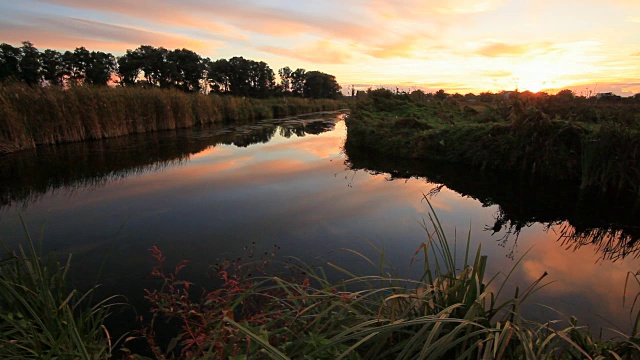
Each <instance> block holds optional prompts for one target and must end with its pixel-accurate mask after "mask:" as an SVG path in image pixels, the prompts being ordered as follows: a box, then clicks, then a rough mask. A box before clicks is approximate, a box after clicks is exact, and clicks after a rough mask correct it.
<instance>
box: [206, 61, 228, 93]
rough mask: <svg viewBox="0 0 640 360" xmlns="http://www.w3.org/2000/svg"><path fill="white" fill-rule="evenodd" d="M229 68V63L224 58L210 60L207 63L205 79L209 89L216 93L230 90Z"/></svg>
mask: <svg viewBox="0 0 640 360" xmlns="http://www.w3.org/2000/svg"><path fill="white" fill-rule="evenodd" d="M230 68H231V65H230V64H229V61H227V60H226V59H219V60H216V61H210V62H209V63H208V64H207V80H208V82H209V87H210V88H211V91H213V92H216V93H228V92H230V91H231V79H230V77H229V76H230V71H231V70H230Z"/></svg>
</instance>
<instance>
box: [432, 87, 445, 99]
mask: <svg viewBox="0 0 640 360" xmlns="http://www.w3.org/2000/svg"><path fill="white" fill-rule="evenodd" d="M433 97H434V98H435V99H436V100H445V99H446V98H448V97H449V94H447V93H446V92H445V91H444V90H442V89H440V90H438V91H436V92H435V94H433Z"/></svg>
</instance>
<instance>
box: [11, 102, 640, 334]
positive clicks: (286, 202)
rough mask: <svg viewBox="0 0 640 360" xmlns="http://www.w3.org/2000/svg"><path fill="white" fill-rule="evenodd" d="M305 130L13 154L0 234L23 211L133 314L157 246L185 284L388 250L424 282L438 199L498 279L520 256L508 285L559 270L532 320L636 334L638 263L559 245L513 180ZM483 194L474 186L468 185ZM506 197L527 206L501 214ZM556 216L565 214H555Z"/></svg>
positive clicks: (296, 125)
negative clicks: (245, 268) (244, 264)
mask: <svg viewBox="0 0 640 360" xmlns="http://www.w3.org/2000/svg"><path fill="white" fill-rule="evenodd" d="M309 120H310V119H305V120H291V119H289V120H287V121H279V122H275V123H274V122H264V123H262V124H258V125H253V126H248V127H231V128H220V127H218V128H210V129H202V130H195V129H192V130H182V131H177V132H162V133H156V134H147V135H140V136H134V137H127V138H118V139H112V140H106V141H97V142H87V143H79V144H70V145H65V146H59V147H57V148H55V149H47V148H43V149H38V151H37V152H24V153H18V154H13V155H8V156H4V157H2V158H0V161H1V162H2V163H3V166H2V168H3V169H4V170H2V172H1V173H0V176H1V178H2V184H5V185H3V187H2V188H0V201H1V202H0V204H3V207H2V208H1V209H0V237H1V238H2V239H3V240H4V241H5V242H7V243H8V244H9V245H11V244H14V243H15V242H16V241H17V240H18V239H21V238H23V237H24V234H23V231H22V229H21V226H20V220H19V218H18V214H23V216H24V218H25V220H26V222H27V223H28V225H29V228H30V229H31V231H32V232H33V233H34V234H38V233H40V232H41V233H42V241H43V246H44V248H45V249H46V250H53V251H56V252H57V253H59V254H65V253H69V252H72V253H73V254H74V262H73V266H74V269H76V272H75V281H76V283H77V284H78V285H80V286H82V285H86V284H88V283H92V282H93V281H95V279H96V278H98V275H99V269H100V267H101V266H102V263H103V262H104V266H105V267H104V270H103V272H102V276H101V277H100V280H99V282H100V283H103V284H104V285H105V288H106V289H108V290H109V291H111V292H114V293H121V294H124V295H126V296H127V297H128V298H129V299H130V301H132V302H133V303H141V302H142V289H144V288H145V287H149V286H151V285H150V282H149V281H150V280H149V277H148V276H147V274H148V272H149V271H150V269H151V259H150V257H149V254H148V251H147V249H148V248H150V247H151V246H154V245H155V246H158V247H159V248H161V249H163V251H164V252H165V253H166V254H168V261H169V262H170V263H171V262H172V261H177V260H179V259H189V260H191V265H190V267H189V269H190V270H189V271H190V274H192V275H193V276H195V277H196V279H197V280H198V281H200V282H205V281H206V278H205V277H204V276H203V273H204V272H205V271H206V269H207V266H208V264H211V263H213V262H215V261H216V259H221V258H224V257H237V256H242V254H243V247H244V246H246V245H247V244H250V243H251V242H253V241H255V242H256V243H257V244H258V247H263V248H270V247H272V246H273V245H275V244H277V245H279V246H281V248H282V250H281V253H280V254H281V255H293V256H296V257H300V258H303V259H305V260H306V261H308V262H310V263H318V264H319V263H321V261H322V259H330V260H331V261H332V262H334V263H341V264H343V265H344V266H347V267H351V268H353V269H355V271H356V272H358V271H359V272H365V271H371V270H373V269H370V268H368V267H367V266H366V265H365V264H364V263H361V262H359V261H357V259H355V258H354V257H353V256H351V255H350V254H348V253H346V252H344V251H341V250H340V248H353V249H357V250H359V251H362V252H364V253H367V254H370V255H373V254H374V253H375V252H374V251H373V249H372V248H371V246H370V243H371V244H374V245H375V246H378V247H383V248H384V249H385V252H386V256H387V258H388V259H389V260H390V261H391V262H392V263H393V264H395V265H396V267H397V271H398V272H399V274H400V275H406V274H413V275H416V272H417V270H418V268H419V266H418V265H416V264H414V266H413V267H412V268H411V267H409V261H410V258H411V255H412V254H413V253H414V251H415V249H416V248H417V247H418V246H419V244H420V243H421V242H423V241H426V235H425V232H424V230H423V229H422V228H421V226H420V223H421V222H422V221H423V220H424V219H425V218H426V217H427V204H426V203H425V201H424V199H423V194H428V193H430V192H431V195H430V202H431V203H432V205H433V206H434V208H435V209H436V211H437V214H438V216H439V217H440V220H441V222H442V223H443V225H444V228H445V229H446V230H447V231H448V232H449V233H450V234H451V239H453V234H454V233H456V234H457V241H458V244H459V246H461V247H462V246H463V244H464V241H465V240H466V237H467V233H468V232H469V231H471V239H472V246H478V245H480V244H482V249H483V252H484V253H486V254H488V255H489V267H490V272H491V273H497V272H508V271H509V270H510V269H511V267H512V266H514V264H515V263H516V261H517V260H518V259H519V258H520V257H522V256H524V255H525V253H526V256H525V257H524V259H523V261H522V262H521V264H520V266H519V267H518V269H517V270H516V271H515V272H514V275H513V276H512V282H511V283H512V288H513V287H515V286H516V285H517V286H520V287H521V288H524V287H526V286H528V285H529V284H530V283H531V282H533V281H534V280H535V279H537V278H538V277H540V276H541V275H542V274H543V273H544V272H547V273H548V274H549V275H548V277H547V279H548V280H550V281H554V283H552V284H551V285H549V286H548V287H546V288H545V289H543V290H542V291H541V292H540V293H538V295H537V297H536V298H535V299H534V300H533V301H532V302H531V306H529V307H528V308H527V309H528V311H529V314H530V316H531V317H533V318H536V319H537V320H544V318H545V317H546V316H553V317H557V316H556V315H552V314H551V311H550V310H548V309H544V308H542V307H538V306H535V305H534V304H535V303H536V302H540V303H544V304H546V305H549V306H551V307H553V308H555V309H556V310H558V311H560V312H562V313H566V314H571V315H576V316H578V318H579V319H580V320H581V323H582V324H589V325H591V326H592V327H593V328H594V329H597V328H599V327H600V326H610V324H609V322H611V323H612V324H614V325H615V326H620V327H623V329H625V330H627V329H628V327H629V324H630V321H629V309H628V308H622V294H623V290H624V282H625V277H626V274H627V272H629V271H635V270H636V269H638V267H639V265H640V262H639V261H638V260H636V259H635V258H634V257H633V254H631V255H628V254H627V256H626V257H625V258H624V259H618V260H617V261H615V262H613V261H611V260H609V259H611V258H615V257H614V256H610V257H607V256H606V252H603V249H602V248H601V247H598V246H597V245H591V243H588V244H583V245H582V246H578V248H577V250H576V249H575V248H576V246H575V244H576V243H575V242H573V243H572V242H571V241H567V239H565V241H564V242H563V241H558V238H559V237H560V235H561V230H562V227H563V224H565V223H564V221H566V220H567V218H565V219H564V220H562V221H559V220H558V219H561V215H562V214H561V212H558V214H556V213H550V212H549V211H550V210H545V211H547V213H545V214H546V215H544V216H542V215H540V214H542V212H541V211H542V210H540V211H538V210H537V209H538V208H541V209H544V208H545V206H544V205H543V204H537V203H534V201H533V200H530V199H527V198H526V196H525V195H526V194H520V193H518V192H517V190H513V189H516V188H515V187H513V188H512V187H510V186H517V184H516V185H513V184H511V185H503V184H500V185H499V186H498V190H499V191H495V190H494V189H493V190H492V189H490V187H488V186H487V187H485V188H482V186H480V188H479V189H477V187H478V184H480V183H481V180H482V179H480V176H479V175H478V176H476V175H472V176H471V180H472V181H470V182H464V181H463V180H462V176H463V174H466V173H468V171H467V170H466V169H465V170H464V171H458V172H456V171H457V170H455V171H454V170H450V171H449V170H447V171H449V173H446V171H444V169H442V168H440V169H438V168H437V167H436V171H435V172H434V170H429V171H428V172H427V173H424V174H420V173H418V174H413V173H409V172H405V169H404V168H403V167H402V166H400V165H399V163H397V162H394V161H391V162H389V161H388V160H385V159H380V158H378V157H377V156H369V155H368V154H358V153H357V152H354V151H350V149H348V148H347V153H346V154H345V147H344V143H345V137H346V128H345V125H344V121H343V120H342V115H340V116H337V115H331V116H328V117H327V116H326V115H325V116H324V117H323V118H318V119H314V118H311V120H316V121H309ZM9 169H10V170H9ZM438 171H440V172H438ZM465 176H468V174H466V175H465ZM474 182H475V183H476V188H472V187H469V185H468V184H469V183H474ZM441 184H444V186H440V185H441ZM525 193H526V191H525ZM461 194H464V195H461ZM501 194H502V196H503V197H501ZM521 196H522V197H521ZM510 197H512V198H514V199H515V204H519V207H518V206H514V205H513V204H511V205H510V204H509V203H508V202H507V200H508V199H509V198H510ZM520 197H521V198H520ZM517 199H522V200H517ZM552 201H554V200H552ZM563 201H564V200H563ZM567 201H568V200H567ZM524 205H527V206H524ZM529 205H530V206H529ZM557 208H562V206H559V205H558V204H552V205H551V206H550V207H549V209H557ZM514 214H516V215H517V216H516V215H514ZM536 217H537V218H538V219H539V220H535V218H536ZM572 219H573V220H575V218H572ZM580 219H582V218H580ZM536 221H541V223H539V222H536ZM569 221H572V220H571V219H570V220H569ZM635 224H637V222H636V223H635ZM585 226H586V227H587V228H588V226H587V225H585ZM488 229H489V230H488ZM491 229H493V230H499V231H497V232H496V233H495V234H492V231H490V230H491ZM516 229H517V230H518V231H515V230H516ZM626 231H631V230H629V229H627V230H626ZM507 235H508V236H507ZM629 246H633V244H629ZM460 251H462V250H460ZM612 251H615V249H614V250H612ZM511 290H513V289H511ZM634 290H637V289H634Z"/></svg>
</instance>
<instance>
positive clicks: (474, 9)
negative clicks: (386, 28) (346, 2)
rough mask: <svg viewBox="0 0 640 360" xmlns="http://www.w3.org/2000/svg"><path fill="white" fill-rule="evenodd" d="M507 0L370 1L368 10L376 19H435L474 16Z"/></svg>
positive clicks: (496, 7)
mask: <svg viewBox="0 0 640 360" xmlns="http://www.w3.org/2000/svg"><path fill="white" fill-rule="evenodd" d="M508 2H509V0H447V1H439V2H433V1H423V0H372V1H369V2H368V10H369V11H370V12H371V13H373V14H375V15H376V16H377V17H379V18H381V19H386V20H392V19H422V20H425V18H426V19H431V20H433V19H435V18H436V17H437V16H438V15H461V14H475V13H483V12H488V11H493V10H496V9H498V8H500V7H502V6H504V5H506V4H507V3H508Z"/></svg>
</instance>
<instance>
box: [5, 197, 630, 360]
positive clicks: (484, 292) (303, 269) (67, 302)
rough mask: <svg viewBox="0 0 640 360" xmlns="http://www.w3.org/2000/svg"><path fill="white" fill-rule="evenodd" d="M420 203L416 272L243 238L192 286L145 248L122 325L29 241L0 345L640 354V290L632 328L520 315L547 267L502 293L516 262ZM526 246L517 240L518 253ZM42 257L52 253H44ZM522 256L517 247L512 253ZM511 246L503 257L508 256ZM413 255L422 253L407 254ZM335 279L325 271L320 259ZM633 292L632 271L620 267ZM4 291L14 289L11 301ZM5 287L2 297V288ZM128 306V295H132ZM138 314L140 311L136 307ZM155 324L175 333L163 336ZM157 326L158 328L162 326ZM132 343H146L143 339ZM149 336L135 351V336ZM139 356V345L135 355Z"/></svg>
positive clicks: (33, 353)
mask: <svg viewBox="0 0 640 360" xmlns="http://www.w3.org/2000/svg"><path fill="white" fill-rule="evenodd" d="M425 200H426V202H427V204H428V205H429V209H428V211H429V219H430V221H429V222H425V223H424V224H423V226H424V230H425V233H426V234H427V235H428V241H427V242H423V243H422V244H420V246H419V247H418V248H417V249H416V250H415V252H414V254H413V256H412V257H411V262H412V263H413V262H414V261H415V262H416V267H417V268H419V267H421V269H419V270H421V272H420V273H421V275H420V276H419V278H402V277H399V276H397V275H392V274H390V273H389V272H392V270H391V268H390V267H389V264H386V263H385V261H384V258H385V254H384V251H383V250H377V249H376V250H377V252H378V255H379V257H380V259H382V260H380V263H376V262H375V260H371V259H370V258H368V257H366V256H365V255H363V254H362V253H359V252H357V251H355V250H347V251H346V252H347V253H348V254H351V255H353V257H354V259H355V260H357V261H365V262H367V263H369V264H371V265H372V266H373V268H375V269H377V270H375V271H374V272H373V273H371V274H364V275H356V274H354V273H352V272H351V271H350V269H349V268H348V267H343V264H332V263H327V264H326V268H327V269H326V270H325V269H323V267H322V266H309V265H306V264H304V263H302V262H300V261H298V260H297V259H289V260H288V261H285V262H280V261H279V260H277V258H276V257H275V256H276V252H277V251H278V248H277V246H276V247H275V248H273V249H269V250H268V251H264V250H263V249H256V248H255V246H254V247H248V248H247V254H246V257H245V258H237V259H234V260H222V261H220V262H218V263H216V264H214V265H213V266H212V267H211V269H210V274H211V277H213V278H217V279H219V281H220V282H221V283H220V285H219V286H217V287H215V288H213V289H204V288H200V286H199V285H196V284H195V283H192V282H190V281H189V279H188V278H185V277H183V276H184V272H185V271H184V269H185V267H187V266H189V265H188V262H187V261H180V262H178V263H177V265H174V264H167V263H166V257H165V255H164V254H163V253H162V251H161V250H160V249H158V248H157V247H156V246H153V247H152V248H151V249H149V250H150V252H151V256H152V257H153V259H154V260H155V261H154V266H153V268H152V269H151V275H152V276H153V277H155V278H156V279H157V280H158V286H157V287H156V288H152V289H147V290H145V293H146V296H145V299H146V300H147V301H148V302H149V304H150V308H151V312H150V315H147V316H140V318H139V320H140V322H135V323H132V324H129V326H130V330H131V333H129V334H123V335H122V337H120V336H119V335H120V334H118V335H116V337H113V336H114V335H115V334H112V333H110V332H109V330H108V329H107V328H106V327H105V325H104V324H105V319H106V318H107V316H109V313H111V312H112V311H113V309H114V307H115V306H117V301H119V300H120V299H118V298H116V297H110V298H107V299H105V300H102V301H95V299H94V298H93V297H92V296H90V294H91V292H92V291H93V290H95V288H93V289H92V290H90V291H89V292H88V293H86V294H85V293H79V292H77V291H76V290H70V289H69V288H68V287H67V281H66V276H67V274H68V272H69V268H70V265H71V264H70V259H71V258H69V259H68V260H67V262H66V263H64V264H60V263H58V262H55V261H44V260H42V256H41V254H40V253H38V251H37V250H36V247H35V246H34V243H33V241H31V240H27V241H26V242H25V244H24V247H20V248H19V249H17V250H16V251H15V252H13V253H12V255H13V256H11V257H9V258H8V259H6V260H4V261H2V262H0V294H3V295H5V296H3V297H0V304H2V305H3V306H2V307H0V316H1V317H0V319H1V320H2V321H0V330H2V331H0V356H1V357H2V358H25V357H57V356H63V357H64V356H68V355H69V354H73V357H76V358H80V359H94V358H107V357H110V358H120V357H121V358H126V359H131V358H134V359H136V358H141V357H140V355H137V354H141V353H145V355H149V356H151V357H152V358H156V359H167V358H184V359H200V358H218V359H228V358H241V359H244V358H274V359H290V358H291V359H297V358H305V357H307V358H314V359H316V358H317V359H337V358H341V359H412V358H429V359H450V358H455V359H478V358H483V359H502V358H505V359H521V358H527V359H539V358H552V359H578V358H580V359H582V358H587V359H600V358H610V357H611V358H617V359H619V358H625V359H637V358H638V355H639V354H640V346H639V345H638V335H639V334H638V332H639V329H640V327H639V325H640V320H639V319H640V317H637V316H635V315H636V314H637V311H638V307H637V304H636V303H635V302H633V305H631V313H632V314H633V315H634V316H633V318H634V319H635V322H634V324H633V325H634V326H633V329H632V331H631V332H630V333H627V334H625V333H622V332H619V333H618V334H617V336H616V337H615V338H613V339H602V338H600V337H598V336H597V335H595V334H593V333H592V332H591V331H590V330H589V329H588V328H585V327H583V326H580V325H578V324H579V323H578V320H577V319H576V318H574V317H571V318H569V319H568V320H560V319H559V320H552V321H548V322H545V323H536V322H532V321H528V320H527V319H525V318H524V317H523V316H522V312H521V306H522V305H523V303H526V302H528V301H529V300H530V298H531V297H532V296H533V295H534V294H535V293H536V292H538V291H539V290H541V288H542V287H544V286H545V281H546V276H547V273H546V272H543V273H540V274H536V275H535V276H536V278H535V279H534V280H533V281H532V282H531V284H525V285H527V287H526V288H524V290H519V289H518V288H517V287H516V289H515V293H513V294H512V295H509V294H505V293H504V292H503V290H505V291H506V288H505V284H507V282H509V280H510V276H511V275H512V273H513V271H510V272H508V273H505V274H503V275H502V276H499V275H496V276H492V277H489V276H487V275H486V271H487V266H488V265H487V263H488V258H487V256H485V255H483V254H482V251H481V248H480V247H478V248H477V250H475V251H474V250H472V249H470V243H471V240H470V237H471V234H469V237H468V239H467V242H466V244H465V243H464V241H463V242H462V244H461V246H462V247H463V248H464V247H466V250H465V251H464V254H465V256H464V257H463V258H459V257H457V256H456V254H461V253H462V250H463V249H456V245H455V244H456V239H452V238H448V237H447V235H446V234H445V232H444V230H443V228H442V226H441V225H440V221H439V220H438V217H437V216H436V214H435V213H434V212H433V208H432V207H431V205H430V203H428V200H427V198H426V197H425ZM525 256H526V254H525ZM50 260H51V259H50ZM520 260H522V259H520ZM520 260H518V261H517V262H515V263H514V267H515V266H518V265H519V263H520ZM418 263H421V264H420V265H418ZM329 269H330V270H333V271H337V272H338V273H340V274H341V275H342V278H343V280H341V281H330V280H328V277H327V275H326V271H327V270H329ZM628 279H629V280H630V281H629V284H628V285H625V286H628V289H627V290H628V291H629V292H628V294H629V297H630V298H631V297H633V294H634V293H635V292H636V291H637V287H636V285H637V284H639V283H640V282H639V279H638V275H634V274H630V275H629V277H628ZM6 299H15V300H16V301H11V302H8V301H6ZM3 300H5V301H3ZM138 310H139V309H138ZM139 313H140V314H142V313H141V312H139ZM166 327H169V328H171V329H172V330H171V331H169V332H168V333H169V334H174V335H172V336H173V337H172V338H165V337H163V336H161V335H159V333H160V332H161V331H162V332H163V333H164V334H165V335H166V330H167V329H166ZM161 329H164V330H161ZM142 345H143V346H142ZM133 346H135V347H140V346H142V347H143V348H146V349H147V350H142V351H141V352H137V351H131V349H132V347H133ZM142 358H145V357H142Z"/></svg>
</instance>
